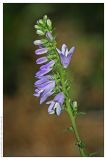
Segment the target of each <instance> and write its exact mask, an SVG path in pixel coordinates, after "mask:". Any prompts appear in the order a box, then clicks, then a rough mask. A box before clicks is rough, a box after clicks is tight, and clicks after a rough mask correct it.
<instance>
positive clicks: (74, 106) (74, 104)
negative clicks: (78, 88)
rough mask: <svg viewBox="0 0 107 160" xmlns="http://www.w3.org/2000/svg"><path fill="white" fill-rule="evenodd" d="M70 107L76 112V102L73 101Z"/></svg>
mask: <svg viewBox="0 0 107 160" xmlns="http://www.w3.org/2000/svg"><path fill="white" fill-rule="evenodd" d="M72 107H73V109H74V110H75V111H77V108H78V104H77V101H73V102H72Z"/></svg>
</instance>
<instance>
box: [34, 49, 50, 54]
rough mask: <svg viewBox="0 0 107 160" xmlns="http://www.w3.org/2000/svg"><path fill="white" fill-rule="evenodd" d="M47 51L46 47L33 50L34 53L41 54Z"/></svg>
mask: <svg viewBox="0 0 107 160" xmlns="http://www.w3.org/2000/svg"><path fill="white" fill-rule="evenodd" d="M47 52H48V49H47V48H39V49H37V50H36V51H35V54H36V55H41V54H45V53H47Z"/></svg>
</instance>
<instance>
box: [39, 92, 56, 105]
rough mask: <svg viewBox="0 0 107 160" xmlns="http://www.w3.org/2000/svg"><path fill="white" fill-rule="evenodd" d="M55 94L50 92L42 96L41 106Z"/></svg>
mask: <svg viewBox="0 0 107 160" xmlns="http://www.w3.org/2000/svg"><path fill="white" fill-rule="evenodd" d="M52 94H53V92H52V91H48V92H47V93H46V94H44V95H41V99H40V104H42V103H43V102H44V101H46V99H47V98H48V97H49V96H51V95H52Z"/></svg>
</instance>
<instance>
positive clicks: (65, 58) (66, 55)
mask: <svg viewBox="0 0 107 160" xmlns="http://www.w3.org/2000/svg"><path fill="white" fill-rule="evenodd" d="M56 50H57V52H58V53H59V55H60V58H61V63H62V65H63V67H64V68H67V67H68V65H69V63H70V61H71V57H72V55H73V53H74V51H75V47H74V46H73V47H72V48H71V49H70V50H69V51H68V48H67V46H66V44H63V45H62V49H61V50H59V49H58V48H56Z"/></svg>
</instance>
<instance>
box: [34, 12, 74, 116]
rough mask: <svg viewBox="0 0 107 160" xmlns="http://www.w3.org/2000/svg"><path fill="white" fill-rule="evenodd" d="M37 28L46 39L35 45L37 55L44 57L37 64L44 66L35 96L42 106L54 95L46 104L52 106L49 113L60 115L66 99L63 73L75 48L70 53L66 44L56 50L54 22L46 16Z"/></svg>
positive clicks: (37, 41)
mask: <svg viewBox="0 0 107 160" xmlns="http://www.w3.org/2000/svg"><path fill="white" fill-rule="evenodd" d="M35 28H36V29H37V32H36V33H37V34H38V35H39V36H43V37H44V38H43V39H41V40H35V41H34V44H35V45H37V46H38V49H37V50H36V51H35V54H36V55H38V56H41V55H43V56H42V57H39V58H38V59H37V60H36V63H37V64H42V66H40V69H39V71H38V72H36V74H35V77H36V78H37V81H36V82H35V83H34V85H35V93H34V96H36V97H40V104H42V103H43V102H45V101H46V100H47V98H48V97H50V96H51V95H53V94H54V95H55V97H54V98H53V100H51V101H48V102H46V104H50V105H49V108H48V113H49V114H56V115H60V113H61V111H62V106H63V104H64V99H65V98H66V97H65V93H64V90H63V87H62V83H61V74H62V73H61V72H63V71H64V70H65V69H66V68H67V67H68V65H69V63H70V60H71V57H72V54H73V53H74V51H75V47H74V46H73V47H72V48H71V49H70V50H69V51H68V48H67V46H66V45H65V44H63V45H62V49H61V50H59V49H58V48H56V41H55V37H54V36H53V34H52V32H53V28H52V22H51V20H50V19H48V18H47V16H46V15H45V16H44V17H43V19H40V20H39V21H37V25H35Z"/></svg>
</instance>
